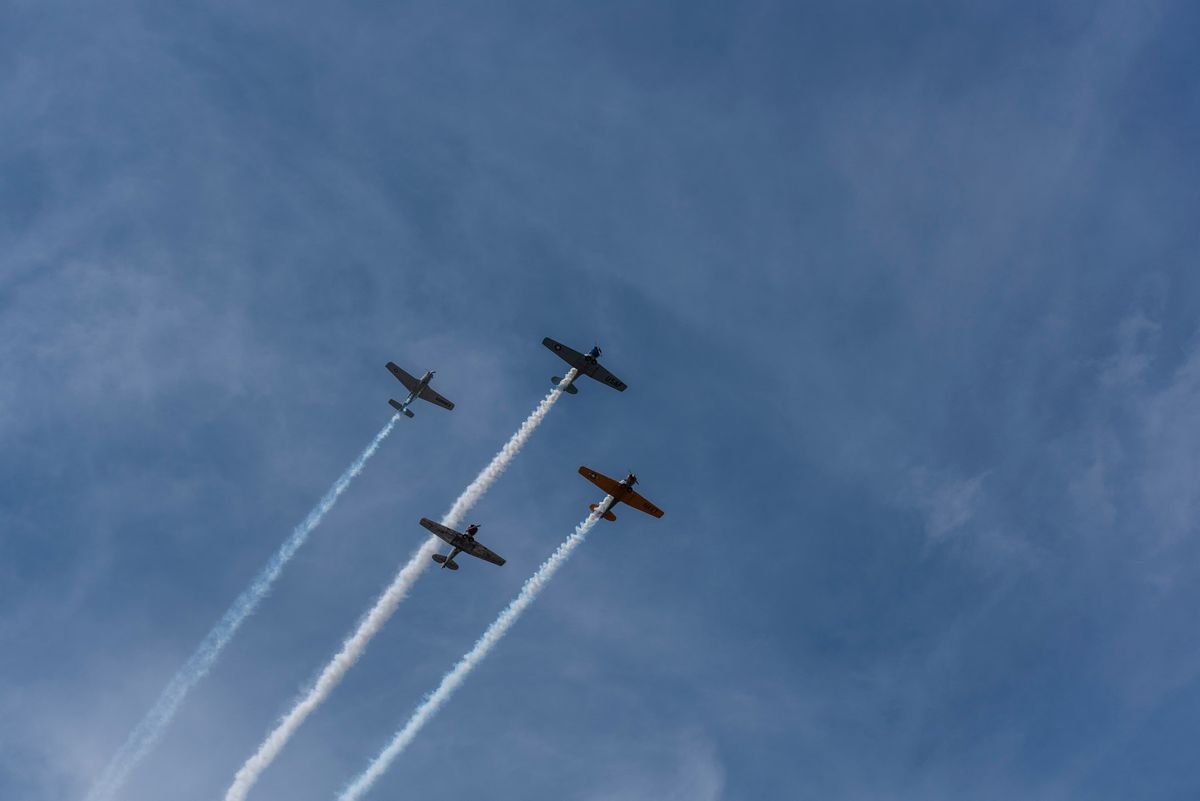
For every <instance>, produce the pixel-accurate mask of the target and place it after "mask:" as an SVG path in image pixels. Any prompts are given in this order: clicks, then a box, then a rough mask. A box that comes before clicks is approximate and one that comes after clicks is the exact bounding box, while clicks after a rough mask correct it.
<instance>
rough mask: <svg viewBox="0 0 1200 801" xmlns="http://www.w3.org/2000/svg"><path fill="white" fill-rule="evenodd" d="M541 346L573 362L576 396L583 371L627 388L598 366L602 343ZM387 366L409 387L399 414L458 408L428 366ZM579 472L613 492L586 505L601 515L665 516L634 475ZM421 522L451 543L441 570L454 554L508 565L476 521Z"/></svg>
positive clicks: (569, 389) (440, 558)
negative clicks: (622, 511) (416, 406)
mask: <svg viewBox="0 0 1200 801" xmlns="http://www.w3.org/2000/svg"><path fill="white" fill-rule="evenodd" d="M542 344H543V345H545V346H546V347H547V348H549V349H550V350H551V351H553V352H554V353H555V354H557V355H558V357H559V358H561V359H562V360H563V361H564V362H566V363H567V364H569V365H570V366H571V367H572V368H574V369H575V371H576V373H575V375H574V376H572V378H571V380H570V381H569V382H568V383H567V385H566V386H564V387H562V391H563V392H566V393H568V394H571V395H577V394H578V393H579V389H578V388H576V386H575V380H576V379H577V378H578V377H579V376H581V375H585V376H587V377H588V378H591V379H594V380H596V381H599V382H600V383H601V384H605V385H607V386H610V387H612V388H613V389H615V390H617V391H618V392H624V391H625V389H626V388H627V387H628V385H627V384H626V383H625V382H624V381H622V380H621V379H619V378H617V377H616V376H615V375H613V374H612V373H611V372H609V371H608V370H607V369H606V368H604V367H602V366H601V365H600V361H599V360H600V346H599V345H596V346H594V347H593V348H592V349H591V350H590V351H588V352H587V353H580V352H579V351H577V350H574V349H572V348H569V347H567V346H566V345H563V344H562V343H560V342H555V341H554V340H553V339H551V338H550V337H546V338H545V339H543V340H542ZM387 369H388V370H389V371H390V372H391V374H392V375H393V376H395V377H396V380H397V381H399V382H400V383H401V384H403V385H404V388H405V389H407V390H408V397H407V398H405V399H404V400H403V401H397V400H395V399H393V398H389V399H388V404H389V405H390V406H391V407H392V408H393V409H395V410H396V411H397V412H398V413H399V414H403V415H404V416H405V417H409V418H411V417H412V416H413V412H412V410H411V409H409V406H411V405H412V404H413V403H414V402H415V401H416V400H417V399H420V400H423V401H427V402H429V403H432V404H434V405H435V406H441V407H442V408H443V409H446V410H447V411H450V410H452V409H454V404H453V403H452V402H450V401H449V400H447V399H446V398H445V397H443V396H442V395H439V394H438V393H437V392H436V391H435V390H434V389H433V388H432V387H431V386H429V383H430V381H432V380H433V375H434V374H433V371H432V370H427V371H426V372H425V374H424V375H423V376H421V377H420V378H416V377H414V376H412V375H409V374H408V373H406V372H405V371H404V370H402V369H400V367H398V366H397V365H396V364H395V362H388V363H387ZM550 380H551V381H552V382H553V383H554V385H555V386H559V385H560V384H562V381H563V379H562V378H560V377H553V378H551V379H550ZM579 474H580V475H581V476H583V477H584V478H586V479H587V480H588V481H590V482H592V483H593V484H595V485H596V486H597V487H599V488H600V489H601V490H603V491H604V494H605V495H607V496H609V500H606V501H605V502H604V505H603V508H601V506H600V504H595V503H593V504H590V505H589V507H588V508H589V509H590V510H591V511H592V512H593V513H594V514H595V515H596V516H597V517H600V518H603V519H604V520H609V521H613V520H616V519H617V516H616V515H615V514H613V512H612V507H614V506H616V505H617V504H618V503H623V504H626V505H627V506H631V507H633V508H634V509H637V510H638V511H639V512H645V513H646V514H648V515H650V516H651V517H662V516H663V510H662V509H659V508H658V507H657V506H655V505H654V504H653V503H651V502H650V501H648V500H646V499H645V498H644V497H642V496H641V495H640V494H639V493H637V492H636V491H634V489H633V485H634V484H636V483H637V481H638V479H637V476H635V475H634V474H633V473H629V474H628V475H626V476H625V478H623V479H621V480H620V481H617V480H615V479H612V478H609V477H608V476H606V475H604V474H603V473H601V472H599V471H597V470H593V469H592V468H590V467H586V466H583V467H580V468H579ZM420 523H421V525H422V526H423V527H424V528H426V529H428V530H429V531H430V532H431V533H432V534H433V535H434V536H436V537H438V538H439V539H441V540H442V541H443V542H445V543H446V544H447V545H449V546H450V552H449V553H446V554H441V553H437V554H434V555H433V561H435V562H437V563H438V564H439V565H441V566H442V568H443V569H446V568H449V569H450V570H458V567H459V566H458V562H455V561H454V557H456V556H458V555H459V554H463V553H465V554H468V555H470V556H474V557H475V558H477V559H482V560H483V561H485V562H491V563H492V564H493V565H497V566H500V565H503V564H504V561H505V560H504V557H502V556H500V555H499V554H497V553H496V552H495V551H493V550H491V549H490V548H488V547H487V546H485V545H484V544H483V543H481V542H479V541H478V540H476V539H475V535H476V533H478V531H479V524H478V523H472V524H471V525H469V526H467V530H466V531H455V530H454V529H452V528H450V527H449V526H444V525H442V524H441V523H437V522H435V521H433V520H430V519H429V518H427V517H422V518H421V521H420Z"/></svg>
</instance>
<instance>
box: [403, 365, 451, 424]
mask: <svg viewBox="0 0 1200 801" xmlns="http://www.w3.org/2000/svg"><path fill="white" fill-rule="evenodd" d="M387 369H389V370H391V371H392V375H394V376H396V380H397V381H399V382H400V383H401V384H403V385H404V388H405V389H407V390H408V397H407V398H405V399H404V402H403V403H400V402H399V401H397V400H396V399H394V398H388V404H390V405H391V407H392V408H393V409H395V410H396V411H398V412H400V414H402V415H404V416H405V417H412V416H413V413H412V412H411V411H409V408H408V407H409V406H410V405H412V402H413V401H415V400H416V399H417V398H420V399H421V400H423V401H429V402H430V403H433V404H436V405H438V406H441V407H442V408H443V409H453V408H454V404H453V403H451V402H450V401H448V400H446V399H445V398H443V397H442V396H441V395H439V394H437V393H436V392H434V391H433V388H432V387H430V386H429V382H430V381H432V380H433V371H432V370H430V371H428V372H426V373H425V375H423V376H421V377H420V378H413V377H412V376H411V375H409V374H408V373H406V372H404V371H403V370H401V369H400V368H399V367H397V366H396V363H395V362H388V363H387Z"/></svg>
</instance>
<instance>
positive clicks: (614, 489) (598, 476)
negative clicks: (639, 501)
mask: <svg viewBox="0 0 1200 801" xmlns="http://www.w3.org/2000/svg"><path fill="white" fill-rule="evenodd" d="M579 475H581V476H583V477H584V478H586V479H587V480H588V481H590V482H592V483H593V484H595V485H596V486H597V487H599V488H600V489H602V490H604V494H605V495H617V494H618V493H619V492H620V491H621V487H620V485H619V484H618V483H617V482H616V481H613V480H612V479H611V478H609V477H608V476H606V475H604V474H603V473H597V472H596V471H595V470H593V469H592V468H590V467H581V468H579Z"/></svg>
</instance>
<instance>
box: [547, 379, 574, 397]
mask: <svg viewBox="0 0 1200 801" xmlns="http://www.w3.org/2000/svg"><path fill="white" fill-rule="evenodd" d="M550 383H551V384H553V385H554V386H556V387H557V386H558V385H559V384H560V383H562V378H560V377H559V376H551V377H550ZM563 392H565V393H567V394H568V395H578V394H579V390H578V389H577V388H576V387H575V382H574V381H572V382H571V383H570V384H567V388H566V389H564V390H563Z"/></svg>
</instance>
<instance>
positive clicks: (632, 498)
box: [621, 490, 663, 517]
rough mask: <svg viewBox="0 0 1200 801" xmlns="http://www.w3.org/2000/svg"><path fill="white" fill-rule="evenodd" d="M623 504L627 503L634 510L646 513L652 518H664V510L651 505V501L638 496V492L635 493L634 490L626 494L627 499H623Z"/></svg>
mask: <svg viewBox="0 0 1200 801" xmlns="http://www.w3.org/2000/svg"><path fill="white" fill-rule="evenodd" d="M621 503H627V504H629V505H630V506H632V507H633V508H634V509H637V510H638V511H639V512H645V513H646V514H648V515H650V516H652V517H662V516H663V510H662V509H659V508H658V507H657V506H655V505H654V504H652V503H650V501H648V500H646V499H645V498H643V497H642V496H641V495H638V494H637V493H636V492H633V491H632V490H630V491H629V492H627V493H625V497H623V498H621Z"/></svg>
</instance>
